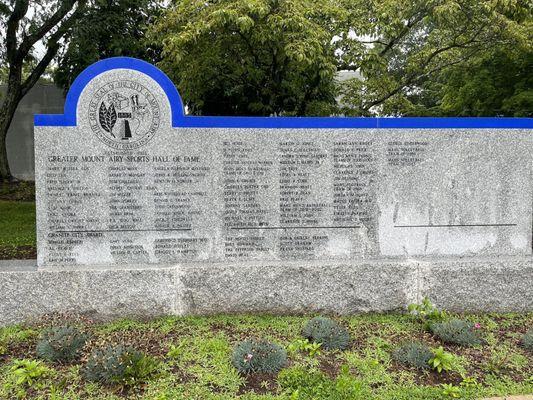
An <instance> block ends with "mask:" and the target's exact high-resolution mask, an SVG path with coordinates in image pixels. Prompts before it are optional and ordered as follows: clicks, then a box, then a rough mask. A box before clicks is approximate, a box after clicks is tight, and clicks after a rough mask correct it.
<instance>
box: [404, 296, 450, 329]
mask: <svg viewBox="0 0 533 400" xmlns="http://www.w3.org/2000/svg"><path fill="white" fill-rule="evenodd" d="M407 310H408V311H409V313H410V314H411V315H412V316H414V317H415V318H416V319H417V320H419V321H420V322H422V323H424V324H425V325H426V329H428V328H429V326H430V325H431V324H432V323H434V322H441V321H444V320H445V319H446V313H445V312H444V311H440V310H439V309H438V308H437V307H435V305H433V303H431V301H430V300H429V299H428V298H427V297H424V299H423V300H422V302H421V303H420V304H416V303H413V304H409V306H407Z"/></svg>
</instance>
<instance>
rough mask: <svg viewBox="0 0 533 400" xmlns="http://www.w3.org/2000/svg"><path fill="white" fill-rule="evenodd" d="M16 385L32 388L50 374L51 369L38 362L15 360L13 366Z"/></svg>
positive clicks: (12, 370) (12, 371)
mask: <svg viewBox="0 0 533 400" xmlns="http://www.w3.org/2000/svg"><path fill="white" fill-rule="evenodd" d="M10 371H11V373H12V374H13V376H14V377H15V384H16V385H22V386H24V385H25V386H32V385H33V384H34V383H35V382H36V381H38V380H39V379H41V378H43V377H45V376H46V375H48V374H49V373H50V369H49V368H48V367H47V366H46V365H44V364H43V362H42V361H38V360H26V359H24V360H15V361H13V365H12V366H11V370H10Z"/></svg>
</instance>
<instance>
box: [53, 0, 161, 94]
mask: <svg viewBox="0 0 533 400" xmlns="http://www.w3.org/2000/svg"><path fill="white" fill-rule="evenodd" d="M161 3H162V2H160V1H159V0H120V1H95V2H93V3H91V4H90V6H89V7H87V9H86V10H85V12H84V14H83V16H82V17H81V21H79V23H77V24H76V25H75V26H74V27H73V28H72V29H71V30H70V31H69V34H68V36H67V45H66V46H65V47H64V51H63V52H62V53H61V54H59V56H58V57H57V58H58V66H57V68H56V69H55V71H54V81H55V82H56V83H57V84H58V85H60V86H62V87H63V88H65V89H68V88H69V87H70V85H71V84H72V82H73V81H74V79H76V77H77V76H78V75H79V74H80V73H81V72H82V71H83V70H84V69H85V68H86V67H88V66H89V65H91V64H92V63H94V62H96V61H98V60H101V59H104V58H108V57H117V56H128V57H135V58H140V59H142V60H145V61H150V62H152V63H155V62H157V61H159V59H160V55H159V53H160V49H159V48H157V47H156V46H155V47H154V46H151V45H150V43H148V42H147V41H146V40H145V33H146V30H147V27H148V25H149V24H150V23H151V22H152V21H153V19H155V17H156V16H157V15H158V14H159V12H160V10H161V5H162V4H161Z"/></svg>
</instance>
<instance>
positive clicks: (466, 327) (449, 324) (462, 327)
mask: <svg viewBox="0 0 533 400" xmlns="http://www.w3.org/2000/svg"><path fill="white" fill-rule="evenodd" d="M475 329H476V327H475V324H474V323H472V322H469V321H464V320H460V319H452V320H450V321H445V322H438V323H434V324H431V326H430V330H431V332H432V333H433V334H434V335H435V336H436V337H438V338H439V339H440V340H442V341H443V342H445V343H451V344H457V345H459V346H466V347H468V346H478V345H482V344H484V343H485V341H484V340H483V339H482V338H481V337H480V336H479V334H478V333H477V332H476V330H475Z"/></svg>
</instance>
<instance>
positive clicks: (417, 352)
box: [392, 342, 433, 369]
mask: <svg viewBox="0 0 533 400" xmlns="http://www.w3.org/2000/svg"><path fill="white" fill-rule="evenodd" d="M392 357H393V358H394V359H395V360H396V361H398V362H400V363H402V364H405V365H408V366H410V367H415V368H419V369H424V368H429V360H431V358H433V353H432V352H431V349H430V348H429V347H428V346H426V345H425V344H422V343H416V342H411V343H406V344H404V345H402V346H400V347H399V348H397V349H396V350H395V351H394V352H393V353H392Z"/></svg>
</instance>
